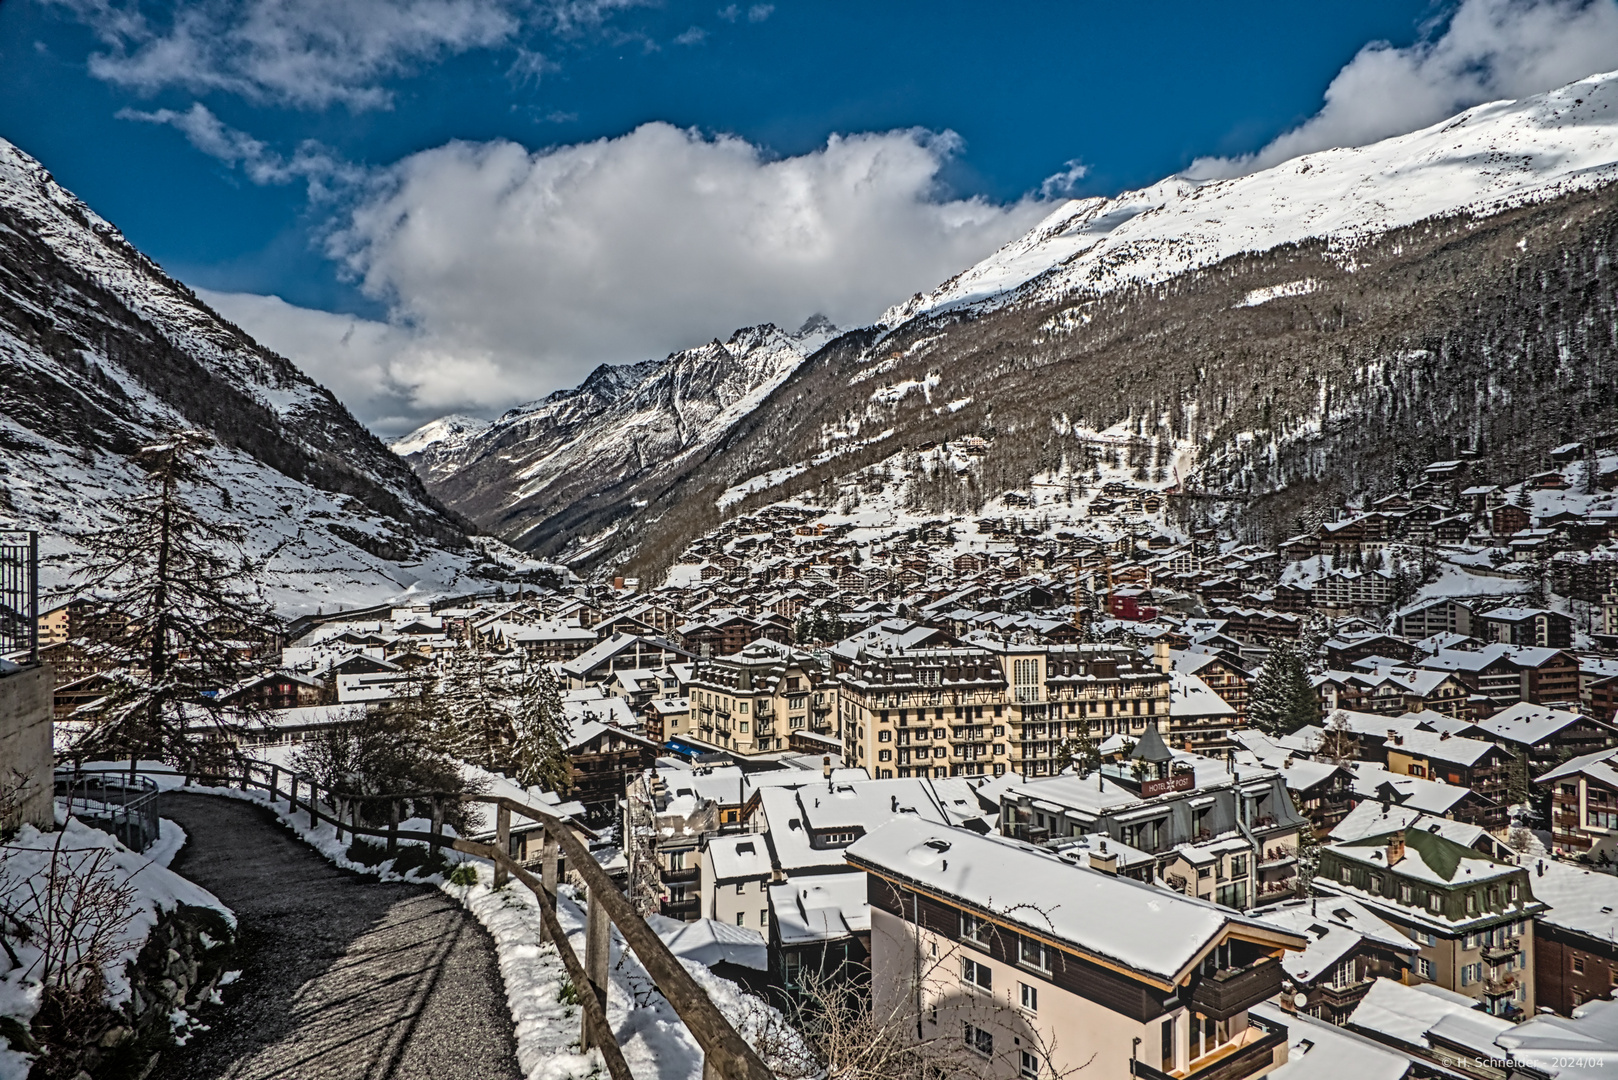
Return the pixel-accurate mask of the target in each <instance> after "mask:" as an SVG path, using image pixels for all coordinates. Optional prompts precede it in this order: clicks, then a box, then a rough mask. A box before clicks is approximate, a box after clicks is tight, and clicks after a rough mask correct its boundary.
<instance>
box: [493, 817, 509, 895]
mask: <svg viewBox="0 0 1618 1080" xmlns="http://www.w3.org/2000/svg"><path fill="white" fill-rule="evenodd" d="M494 836H495V841H494V846H495V847H496V848H498V849H499V851H500V854H501V855H503V856H505V858H507V859H509V858H510V857H511V810H510V808H509V807H507V806H506V805H505V804H504V803H501V804H500V807H499V809H497V810H495V812H494ZM505 884H506V863H505V859H496V860H495V861H494V887H495V888H497V889H500V888H504V887H505Z"/></svg>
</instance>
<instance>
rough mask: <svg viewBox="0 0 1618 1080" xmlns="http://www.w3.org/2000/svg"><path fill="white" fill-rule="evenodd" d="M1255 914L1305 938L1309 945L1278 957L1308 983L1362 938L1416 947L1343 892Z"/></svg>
mask: <svg viewBox="0 0 1618 1080" xmlns="http://www.w3.org/2000/svg"><path fill="white" fill-rule="evenodd" d="M1255 918H1259V919H1262V920H1263V921H1265V922H1267V923H1270V924H1271V925H1273V926H1279V927H1280V928H1282V929H1283V930H1290V931H1292V932H1293V933H1295V934H1298V935H1299V936H1301V937H1303V938H1305V939H1307V940H1308V942H1309V947H1308V948H1306V949H1304V950H1303V952H1298V953H1290V952H1289V953H1287V954H1286V955H1285V956H1284V957H1282V958H1281V963H1282V966H1284V967H1285V968H1286V972H1287V974H1288V975H1290V976H1292V978H1293V979H1295V980H1297V981H1298V982H1301V983H1311V982H1314V981H1315V980H1316V979H1318V978H1320V977H1321V976H1322V975H1325V974H1328V973H1329V972H1330V971H1331V969H1332V967H1333V965H1335V964H1336V963H1337V962H1338V961H1339V960H1341V959H1342V958H1343V957H1345V956H1347V955H1348V954H1349V952H1351V951H1352V950H1353V949H1354V948H1356V947H1357V946H1358V945H1359V944H1360V942H1361V941H1362V940H1369V941H1374V942H1376V943H1377V944H1379V945H1383V946H1385V947H1387V948H1390V949H1394V950H1397V951H1399V952H1405V953H1409V954H1411V955H1412V956H1414V955H1415V953H1416V952H1417V948H1418V947H1417V945H1416V943H1415V942H1414V941H1411V940H1410V939H1409V938H1407V937H1405V936H1404V935H1403V934H1401V933H1400V932H1399V931H1397V930H1395V929H1394V928H1393V927H1392V926H1390V925H1388V924H1387V923H1386V922H1383V921H1382V919H1380V918H1379V917H1378V916H1377V915H1376V913H1375V912H1373V911H1372V910H1371V909H1370V908H1368V907H1366V906H1365V905H1364V904H1361V903H1359V902H1357V901H1355V900H1351V899H1349V898H1348V897H1344V896H1334V897H1323V898H1319V899H1316V900H1312V901H1311V900H1298V901H1289V902H1287V903H1284V904H1277V905H1274V906H1272V907H1267V908H1264V909H1263V910H1261V911H1259V912H1257V913H1256V914H1255Z"/></svg>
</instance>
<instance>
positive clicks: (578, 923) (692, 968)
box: [0, 777, 779, 1080]
mask: <svg viewBox="0 0 1618 1080" xmlns="http://www.w3.org/2000/svg"><path fill="white" fill-rule="evenodd" d="M153 779H155V780H158V781H159V782H160V785H161V786H163V787H165V788H175V787H179V786H180V781H179V779H178V778H174V777H153ZM188 790H190V791H193V792H195V793H198V794H209V795H220V796H224V797H227V798H233V799H243V800H246V801H249V802H254V803H258V804H259V805H261V806H270V805H271V804H270V802H269V797H268V795H267V793H265V792H262V791H247V792H244V791H239V790H236V789H234V788H190V789H188ZM271 809H272V810H274V812H275V813H276V815H277V816H278V817H279V818H280V819H281V820H282V821H283V822H284V823H285V824H287V825H288V826H289V827H290V828H291V829H292V831H293V832H294V833H296V834H297V835H298V837H299V838H300V839H302V840H303V841H304V842H305V843H307V844H309V845H310V846H311V847H313V848H314V849H315V850H316V851H318V852H319V853H320V854H321V855H323V856H325V857H326V858H327V859H329V860H331V861H332V862H333V863H335V864H336V865H338V866H341V867H343V868H345V869H348V870H354V871H357V872H359V873H364V874H372V875H375V876H378V877H380V878H381V879H382V880H384V881H421V882H425V883H430V884H434V885H436V886H437V887H438V888H440V889H442V890H443V891H444V892H445V893H447V894H448V895H450V896H452V897H454V898H455V899H456V900H458V901H460V902H461V904H463V905H464V906H465V907H466V909H467V910H468V911H469V912H471V914H472V916H473V917H474V918H476V919H477V920H478V922H480V923H481V924H482V925H483V926H484V928H485V929H487V930H488V931H489V935H490V936H491V937H492V938H493V939H494V942H495V949H496V952H497V954H498V957H499V963H500V974H501V977H502V978H503V979H504V980H505V985H506V999H507V1003H508V1004H509V1006H510V1008H511V1017H512V1022H513V1023H514V1024H515V1025H516V1030H517V1060H518V1062H519V1063H520V1064H521V1066H522V1069H523V1074H524V1076H525V1077H526V1078H527V1080H568V1078H575V1077H576V1078H581V1080H582V1078H587V1077H595V1076H599V1075H602V1073H603V1070H604V1068H605V1066H604V1064H603V1062H602V1060H601V1056H600V1054H599V1053H597V1052H594V1051H592V1052H591V1053H588V1054H580V1053H579V1052H578V1046H577V1043H578V1038H579V1025H580V1018H579V1011H578V1006H577V1005H571V1004H568V1003H567V1002H565V1001H563V1000H562V995H563V988H564V984H566V983H567V982H568V979H567V972H566V970H565V968H564V967H563V965H562V961H561V958H560V957H559V956H558V955H557V953H556V950H555V948H554V947H553V946H551V945H542V944H541V943H540V925H541V916H540V909H539V901H538V900H537V899H536V898H535V897H534V895H533V894H532V893H531V892H529V891H528V889H526V888H525V887H523V886H522V885H520V884H518V883H516V882H513V883H511V884H510V885H508V886H507V887H506V888H504V889H501V890H499V891H496V890H495V889H494V888H493V882H494V867H493V865H492V864H491V863H489V862H488V861H486V860H483V859H478V858H473V857H471V856H467V855H461V854H458V853H453V852H452V853H449V858H450V859H451V860H453V861H454V863H455V866H456V867H466V868H469V869H470V870H472V871H473V872H475V873H476V875H477V884H475V885H471V884H467V885H457V884H452V883H451V882H450V881H448V880H447V878H446V877H445V876H444V875H439V874H432V875H423V874H420V873H419V872H418V871H415V870H412V871H411V872H410V873H408V874H405V875H399V874H396V873H394V872H393V869H392V867H393V863H392V860H388V861H386V862H384V863H382V864H381V865H380V866H375V867H368V866H364V865H362V864H360V863H357V862H355V861H353V860H352V859H350V858H349V857H348V854H347V853H348V847H349V844H348V842H347V841H339V840H338V839H337V836H336V830H335V829H334V828H333V827H332V826H331V825H330V824H329V823H322V824H321V825H319V826H318V827H313V828H312V827H311V826H310V820H309V815H308V812H307V811H299V812H298V813H296V814H293V813H291V812H289V811H288V809H287V806H286V803H285V802H284V801H283V802H277V803H275V804H274V805H273V806H271ZM428 824H429V823H428V822H426V821H407V822H402V823H401V824H400V828H402V829H415V830H420V831H426V830H427V828H428ZM447 831H448V830H447ZM401 843H409V841H401ZM559 891H560V893H561V895H560V896H559V897H558V899H557V905H556V914H557V919H558V921H559V922H560V923H561V925H562V929H563V931H564V932H565V933H566V934H567V936H568V940H569V941H570V942H571V943H572V945H573V949H574V952H575V953H576V954H577V955H578V956H580V957H581V958H582V957H583V956H584V927H585V911H584V907H583V906H582V905H581V904H580V902H579V898H578V896H577V894H576V893H575V892H574V890H573V889H572V888H571V887H570V886H563V887H562V888H561V889H560V890H559ZM682 963H684V964H685V967H686V970H687V971H689V972H690V973H691V976H692V978H694V979H695V980H696V981H697V984H698V985H699V986H701V987H702V988H703V989H704V990H706V991H707V992H708V995H709V997H710V998H712V999H713V1002H714V1004H715V1005H717V1006H718V1007H719V1010H720V1011H721V1012H722V1013H723V1014H724V1015H725V1016H726V1017H727V1018H728V1019H729V1020H730V1021H731V1023H732V1024H734V1025H736V1027H737V1029H738V1030H739V1031H741V1032H742V1033H743V1035H744V1036H745V1035H747V1034H748V1033H749V1032H750V1031H753V1030H756V1029H757V1027H758V1026H759V1025H762V1024H764V1023H766V1022H770V1021H772V1020H773V1021H778V1020H779V1014H778V1013H776V1011H775V1010H774V1009H772V1008H770V1006H768V1005H766V1004H765V1003H764V1002H762V1001H760V1000H759V999H757V998H755V997H753V996H751V995H749V994H748V993H746V992H745V991H744V990H742V988H741V987H739V986H737V985H736V984H735V983H733V982H730V981H729V980H727V979H721V978H719V977H718V976H716V975H714V974H713V973H712V972H710V971H709V970H708V969H707V968H705V967H703V966H702V965H700V964H696V963H693V962H690V961H682ZM609 971H610V973H611V974H610V979H611V986H610V987H609V990H608V995H607V1015H608V1020H609V1022H610V1023H611V1025H612V1028H613V1030H614V1031H615V1032H617V1036H618V1042H619V1045H620V1047H621V1048H622V1050H623V1053H624V1059H625V1060H626V1061H627V1062H628V1063H629V1066H630V1069H631V1071H632V1072H633V1073H634V1074H635V1075H636V1076H638V1077H647V1078H653V1077H655V1078H656V1080H701V1078H702V1053H701V1050H700V1049H699V1047H698V1046H697V1043H696V1040H695V1039H694V1038H693V1037H692V1035H691V1033H690V1032H689V1031H688V1030H687V1029H686V1027H685V1025H684V1024H683V1023H682V1022H681V1021H680V1019H679V1016H678V1015H677V1014H676V1013H675V1011H674V1009H673V1007H672V1006H671V1005H669V1003H668V1001H667V1000H666V999H664V997H663V995H662V994H660V993H658V992H657V989H656V987H655V986H654V985H653V983H652V980H651V977H650V976H649V975H647V973H646V970H645V968H643V967H642V966H641V964H640V961H639V960H638V959H636V957H635V955H634V953H633V952H632V951H631V950H629V949H627V948H626V947H625V946H624V943H623V939H622V937H621V936H620V935H619V934H618V932H617V930H616V929H615V930H614V931H613V935H612V952H611V957H610V960H609ZM0 1080H10V1078H9V1077H5V1076H4V1075H3V1074H0Z"/></svg>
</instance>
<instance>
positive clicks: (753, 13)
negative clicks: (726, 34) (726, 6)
mask: <svg viewBox="0 0 1618 1080" xmlns="http://www.w3.org/2000/svg"><path fill="white" fill-rule="evenodd" d="M773 14H775V5H774V4H754V5H753V6H752V7H750V8H748V9H747V21H748V22H763V21H764V20H765V19H768V18H769V17H770V16H771V15H773Z"/></svg>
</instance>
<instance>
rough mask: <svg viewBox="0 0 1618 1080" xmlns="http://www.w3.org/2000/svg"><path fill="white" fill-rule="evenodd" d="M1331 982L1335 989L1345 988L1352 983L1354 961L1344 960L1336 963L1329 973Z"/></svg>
mask: <svg viewBox="0 0 1618 1080" xmlns="http://www.w3.org/2000/svg"><path fill="white" fill-rule="evenodd" d="M1331 984H1332V986H1333V988H1335V989H1337V990H1346V989H1348V988H1349V987H1350V986H1353V985H1354V961H1352V960H1344V961H1343V962H1342V963H1341V964H1338V965H1337V967H1336V968H1334V969H1333V970H1332V973H1331Z"/></svg>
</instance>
